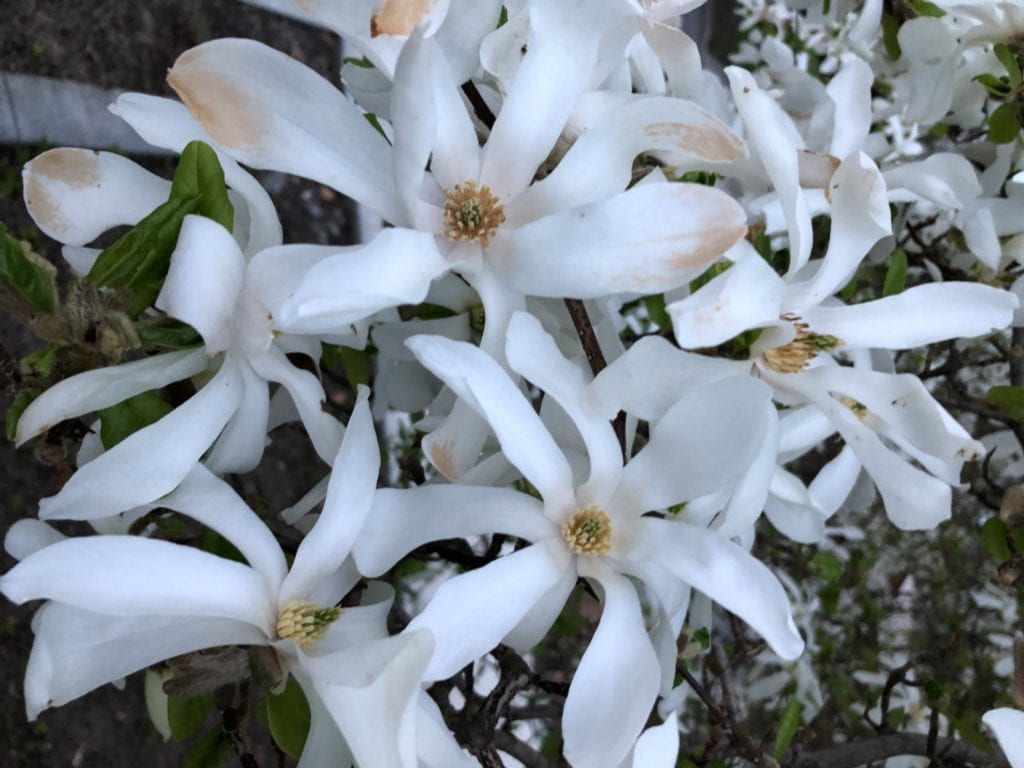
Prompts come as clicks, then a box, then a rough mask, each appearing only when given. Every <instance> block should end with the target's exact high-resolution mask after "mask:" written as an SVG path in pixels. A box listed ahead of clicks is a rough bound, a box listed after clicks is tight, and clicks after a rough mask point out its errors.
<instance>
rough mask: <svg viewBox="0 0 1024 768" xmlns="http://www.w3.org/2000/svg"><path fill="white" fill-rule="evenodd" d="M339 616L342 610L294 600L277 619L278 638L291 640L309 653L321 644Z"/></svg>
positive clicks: (283, 609)
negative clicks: (321, 640)
mask: <svg viewBox="0 0 1024 768" xmlns="http://www.w3.org/2000/svg"><path fill="white" fill-rule="evenodd" d="M339 616H341V608H336V607H335V608H324V607H323V606H320V605H317V604H316V603H311V602H309V601H308V600H293V601H292V602H290V603H288V604H287V605H285V607H284V608H282V609H281V615H280V616H278V617H277V636H278V637H280V638H281V639H282V640H285V639H288V638H291V639H292V640H294V641H295V644H296V645H297V646H299V648H301V649H302V650H304V651H308V650H309V649H310V648H312V647H313V646H314V645H316V644H317V643H318V642H320V639H321V638H322V637H323V636H324V634H326V632H327V628H328V627H329V626H331V624H332V623H334V622H335V621H337V620H338V617H339Z"/></svg>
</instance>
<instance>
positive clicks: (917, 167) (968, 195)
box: [884, 152, 981, 210]
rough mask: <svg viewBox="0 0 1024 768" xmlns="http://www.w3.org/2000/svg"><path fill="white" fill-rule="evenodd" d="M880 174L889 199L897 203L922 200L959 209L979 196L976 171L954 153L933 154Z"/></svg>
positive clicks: (968, 161)
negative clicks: (883, 177) (883, 176)
mask: <svg viewBox="0 0 1024 768" xmlns="http://www.w3.org/2000/svg"><path fill="white" fill-rule="evenodd" d="M884 175H885V184H886V186H887V187H888V188H889V190H890V191H889V197H890V199H891V200H893V201H897V202H906V201H913V200H921V199H924V200H927V201H929V202H931V203H934V204H935V205H937V206H939V207H941V208H950V209H952V210H959V209H960V208H963V207H964V206H965V205H967V203H968V202H970V201H971V200H974V199H975V198H976V197H978V196H979V195H980V194H981V184H980V183H979V182H978V172H977V171H975V170H974V166H973V165H971V161H970V160H968V159H967V158H966V157H964V156H963V155H958V154H956V153H955V152H936V153H935V154H933V155H929V156H928V157H927V158H925V159H924V160H917V161H914V162H911V163H904V164H902V165H897V166H896V167H895V168H889V169H887V170H886V171H885V174H884Z"/></svg>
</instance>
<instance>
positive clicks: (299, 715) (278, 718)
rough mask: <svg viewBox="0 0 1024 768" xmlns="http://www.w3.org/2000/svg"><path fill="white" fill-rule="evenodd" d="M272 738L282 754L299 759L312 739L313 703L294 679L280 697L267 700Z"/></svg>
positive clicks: (269, 696)
mask: <svg viewBox="0 0 1024 768" xmlns="http://www.w3.org/2000/svg"><path fill="white" fill-rule="evenodd" d="M263 702H264V706H265V707H266V715H267V725H268V727H269V728H270V735H271V736H273V737H274V742H275V743H276V744H277V746H278V747H280V748H281V751H282V752H284V753H285V754H286V755H288V756H289V757H292V758H295V759H296V760H298V759H299V756H300V755H301V754H302V748H303V747H304V746H305V745H306V736H308V735H309V722H310V714H309V702H308V701H306V695H305V694H304V693H303V692H302V687H301V686H300V685H299V684H298V682H296V680H295V678H294V677H289V678H288V682H287V684H286V685H285V687H284V690H283V691H282V692H281V693H280V694H273V693H268V694H267V696H266V698H265V699H264V700H263Z"/></svg>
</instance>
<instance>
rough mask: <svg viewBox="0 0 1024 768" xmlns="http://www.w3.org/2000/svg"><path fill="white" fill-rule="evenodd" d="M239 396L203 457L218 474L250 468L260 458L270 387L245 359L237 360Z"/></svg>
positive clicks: (207, 464) (264, 435) (253, 466)
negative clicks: (220, 430) (231, 412)
mask: <svg viewBox="0 0 1024 768" xmlns="http://www.w3.org/2000/svg"><path fill="white" fill-rule="evenodd" d="M238 371H239V373H241V375H242V400H241V402H240V403H239V405H238V408H237V409H236V410H235V412H234V413H233V414H232V415H231V418H230V419H228V423H227V424H225V425H224V430H223V431H222V432H221V433H220V437H218V438H217V442H215V443H214V444H213V448H211V449H210V453H209V454H208V455H207V457H206V461H205V464H206V467H207V468H208V469H209V470H210V471H211V472H213V473H214V474H217V475H223V474H226V473H229V472H250V471H252V470H253V469H255V468H256V465H257V464H259V463H260V459H262V458H263V449H264V447H265V446H266V443H267V432H268V431H269V427H270V387H269V385H268V384H267V380H266V379H264V378H263V377H262V376H260V375H259V374H257V373H256V371H254V370H253V368H252V366H251V365H249V363H248V362H247V361H245V360H239V361H238Z"/></svg>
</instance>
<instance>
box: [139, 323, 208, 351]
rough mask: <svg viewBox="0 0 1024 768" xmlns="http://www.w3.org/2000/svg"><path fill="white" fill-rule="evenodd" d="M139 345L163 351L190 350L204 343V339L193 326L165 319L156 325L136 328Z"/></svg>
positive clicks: (142, 325) (142, 324) (141, 324)
mask: <svg viewBox="0 0 1024 768" xmlns="http://www.w3.org/2000/svg"><path fill="white" fill-rule="evenodd" d="M135 332H136V334H137V335H138V337H139V343H140V344H142V345H143V346H146V347H159V348H161V349H188V348H189V347H196V346H199V345H200V344H202V343H203V337H202V336H200V335H199V332H198V331H197V330H196V329H195V328H193V327H192V326H191V325H188V324H186V323H182V322H179V321H177V320H173V319H171V318H169V317H168V318H163V319H161V320H160V321H159V322H156V323H140V324H138V325H136V326H135Z"/></svg>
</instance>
